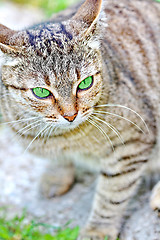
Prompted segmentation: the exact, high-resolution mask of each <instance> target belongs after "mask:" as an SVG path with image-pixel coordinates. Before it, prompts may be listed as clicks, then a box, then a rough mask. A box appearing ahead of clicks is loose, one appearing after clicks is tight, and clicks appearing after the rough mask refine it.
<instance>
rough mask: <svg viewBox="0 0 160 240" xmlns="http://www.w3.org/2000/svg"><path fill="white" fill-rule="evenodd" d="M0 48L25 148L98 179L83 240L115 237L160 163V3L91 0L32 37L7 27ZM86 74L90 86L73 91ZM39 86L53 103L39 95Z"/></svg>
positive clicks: (12, 114) (10, 117)
mask: <svg viewBox="0 0 160 240" xmlns="http://www.w3.org/2000/svg"><path fill="white" fill-rule="evenodd" d="M100 9H101V11H100ZM75 13H76V14H75ZM8 32H9V34H8ZM7 36H8V37H7ZM0 49H1V50H2V51H3V52H4V53H5V54H6V56H5V59H4V65H3V68H2V81H1V96H2V98H1V108H2V112H3V115H4V119H5V120H6V121H8V122H10V121H13V122H11V123H9V125H10V127H11V128H12V130H13V131H14V132H15V133H17V135H18V136H19V137H20V139H21V142H22V143H23V144H24V146H25V149H27V150H28V149H29V150H30V151H31V152H33V153H36V154H39V155H41V156H45V157H48V158H50V159H51V160H53V161H57V160H58V161H59V162H61V164H66V163H68V162H69V163H70V161H72V162H74V163H75V164H77V165H80V164H81V165H85V166H86V167H88V168H89V169H93V170H95V171H98V172H99V180H98V184H97V190H96V193H95V199H94V202H93V207H92V211H91V215H90V218H89V220H88V222H87V224H86V226H85V228H84V230H83V231H82V233H81V236H80V239H85V238H87V237H88V238H87V239H103V238H104V237H105V236H106V235H108V236H109V237H110V238H109V239H110V240H116V238H117V236H118V233H119V231H120V228H121V224H122V218H123V214H124V212H125V210H126V208H127V205H128V202H129V200H130V199H131V198H132V196H133V195H134V194H135V192H136V189H137V186H138V185H139V183H140V180H141V177H142V176H143V174H144V172H145V171H146V169H147V167H148V166H151V165H149V164H150V162H152V158H153V157H154V158H155V159H156V160H157V158H160V155H159V152H158V150H157V149H158V148H159V144H160V141H159V139H160V138H159V135H160V130H159V126H160V107H159V103H160V100H159V99H160V91H159V89H160V4H158V3H156V2H153V1H140V0H139V1H138V0H132V1H131V0H120V1H117V0H104V1H103V2H102V7H101V1H100V0H99V1H98V0H97V1H96V0H87V1H86V2H85V3H84V5H83V6H82V7H81V8H80V10H78V11H77V10H76V8H73V10H67V11H66V12H64V14H60V15H57V16H56V18H53V19H51V20H50V21H48V22H46V23H42V24H40V25H37V26H33V27H31V28H29V29H27V30H23V31H20V32H14V31H11V32H10V31H9V30H8V29H6V27H4V26H2V25H1V26H0ZM89 76H93V79H94V81H93V85H92V87H91V88H89V89H88V90H86V91H77V87H78V85H79V84H80V82H81V81H82V80H84V79H85V78H87V77H89ZM35 87H42V88H46V89H48V90H49V91H51V92H52V97H49V98H47V99H45V100H44V99H43V100H40V99H38V98H36V97H35V96H34V95H33V93H32V91H31V89H32V88H35ZM65 116H68V117H72V116H76V118H75V119H74V121H72V122H68V120H66V118H65ZM148 129H149V131H148Z"/></svg>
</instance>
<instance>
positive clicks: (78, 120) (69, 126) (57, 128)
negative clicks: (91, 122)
mask: <svg viewBox="0 0 160 240" xmlns="http://www.w3.org/2000/svg"><path fill="white" fill-rule="evenodd" d="M87 118H88V117H87V116H86V115H85V116H84V115H83V114H81V113H78V114H77V115H76V116H75V117H74V119H73V120H72V121H68V120H67V119H66V118H65V117H63V116H59V118H58V119H57V120H56V121H53V122H52V121H47V122H48V123H49V124H51V125H53V128H54V134H55V135H57V134H61V133H64V132H68V131H71V130H74V129H76V128H78V127H79V126H80V125H81V124H83V123H84V122H85V121H86V120H87Z"/></svg>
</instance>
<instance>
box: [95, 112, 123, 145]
mask: <svg viewBox="0 0 160 240" xmlns="http://www.w3.org/2000/svg"><path fill="white" fill-rule="evenodd" d="M96 114H98V113H93V115H96ZM94 118H95V119H97V120H98V121H100V122H102V123H104V124H105V125H107V126H108V127H109V128H110V129H111V130H112V131H113V132H114V133H115V134H116V135H117V136H118V138H119V140H120V141H121V143H122V144H123V145H124V140H123V138H122V136H121V134H120V132H119V131H118V130H117V129H116V128H115V127H114V126H113V125H111V124H110V123H108V122H106V121H104V120H102V119H100V118H98V117H96V116H94Z"/></svg>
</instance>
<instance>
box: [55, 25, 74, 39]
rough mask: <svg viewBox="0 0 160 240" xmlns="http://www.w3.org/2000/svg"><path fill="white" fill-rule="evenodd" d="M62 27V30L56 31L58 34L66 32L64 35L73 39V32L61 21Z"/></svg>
mask: <svg viewBox="0 0 160 240" xmlns="http://www.w3.org/2000/svg"><path fill="white" fill-rule="evenodd" d="M60 27H61V30H60V31H57V32H56V33H57V34H59V33H61V34H64V35H66V37H67V38H68V39H69V40H72V39H73V36H72V34H71V33H70V32H67V30H66V28H65V26H64V25H63V24H62V23H60Z"/></svg>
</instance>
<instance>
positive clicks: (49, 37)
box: [25, 23, 95, 87]
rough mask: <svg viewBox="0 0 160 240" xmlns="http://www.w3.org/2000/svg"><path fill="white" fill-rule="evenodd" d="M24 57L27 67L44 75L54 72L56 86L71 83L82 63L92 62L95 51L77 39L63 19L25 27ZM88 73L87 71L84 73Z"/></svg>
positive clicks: (88, 63)
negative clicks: (55, 22) (25, 46)
mask: <svg viewBox="0 0 160 240" xmlns="http://www.w3.org/2000/svg"><path fill="white" fill-rule="evenodd" d="M26 34H27V44H28V46H27V54H26V57H25V58H26V60H27V63H28V62H29V65H30V68H34V71H37V72H40V73H42V74H44V75H47V76H54V77H53V78H52V79H53V80H55V79H56V84H57V85H58V86H62V87H63V85H66V82H70V84H72V83H73V82H74V80H75V79H77V78H80V74H81V73H82V71H86V69H85V66H87V65H91V64H92V62H93V59H94V58H95V53H93V52H92V51H91V49H90V48H89V47H88V46H87V45H86V44H85V43H84V42H80V41H77V40H76V39H75V38H74V36H73V35H72V33H71V32H70V31H69V27H68V26H67V25H65V24H63V23H57V24H44V25H39V26H37V27H36V28H34V29H29V30H27V31H26ZM84 75H87V73H84Z"/></svg>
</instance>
